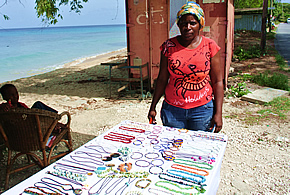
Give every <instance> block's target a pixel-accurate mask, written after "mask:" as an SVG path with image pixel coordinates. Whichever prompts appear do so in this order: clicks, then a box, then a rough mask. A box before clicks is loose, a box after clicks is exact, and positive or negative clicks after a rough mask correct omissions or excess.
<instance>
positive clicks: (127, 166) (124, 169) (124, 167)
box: [118, 163, 132, 172]
mask: <svg viewBox="0 0 290 195" xmlns="http://www.w3.org/2000/svg"><path fill="white" fill-rule="evenodd" d="M118 169H119V170H120V171H121V172H129V171H130V170H131V169H132V163H124V164H120V165H119V166H118Z"/></svg>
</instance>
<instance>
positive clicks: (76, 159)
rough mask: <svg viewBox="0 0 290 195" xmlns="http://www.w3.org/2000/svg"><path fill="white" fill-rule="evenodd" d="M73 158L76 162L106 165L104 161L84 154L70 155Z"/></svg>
mask: <svg viewBox="0 0 290 195" xmlns="http://www.w3.org/2000/svg"><path fill="white" fill-rule="evenodd" d="M70 157H71V159H73V160H74V161H76V162H80V163H92V164H95V165H104V162H102V161H99V160H96V159H93V158H90V157H83V156H72V155H71V156H70ZM79 159H88V161H81V160H79Z"/></svg>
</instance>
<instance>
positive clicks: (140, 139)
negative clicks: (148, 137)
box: [136, 137, 145, 142]
mask: <svg viewBox="0 0 290 195" xmlns="http://www.w3.org/2000/svg"><path fill="white" fill-rule="evenodd" d="M136 140H139V141H141V142H142V141H144V140H145V137H137V138H136Z"/></svg>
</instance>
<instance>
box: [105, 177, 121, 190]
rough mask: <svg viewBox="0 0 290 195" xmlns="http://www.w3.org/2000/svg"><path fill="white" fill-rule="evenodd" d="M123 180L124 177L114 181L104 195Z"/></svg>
mask: <svg viewBox="0 0 290 195" xmlns="http://www.w3.org/2000/svg"><path fill="white" fill-rule="evenodd" d="M124 179H125V178H124V177H121V178H118V179H117V181H115V182H114V183H113V184H112V185H111V186H109V187H108V189H107V190H106V191H105V194H110V193H111V192H112V191H113V190H114V189H115V188H116V187H117V185H119V183H121V182H122V181H123V180H124Z"/></svg>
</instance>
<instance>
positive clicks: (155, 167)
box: [149, 166, 163, 175]
mask: <svg viewBox="0 0 290 195" xmlns="http://www.w3.org/2000/svg"><path fill="white" fill-rule="evenodd" d="M152 169H159V171H155V172H153V171H152ZM149 173H151V174H153V175H159V174H160V173H163V168H162V167H161V166H152V167H150V168H149Z"/></svg>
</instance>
